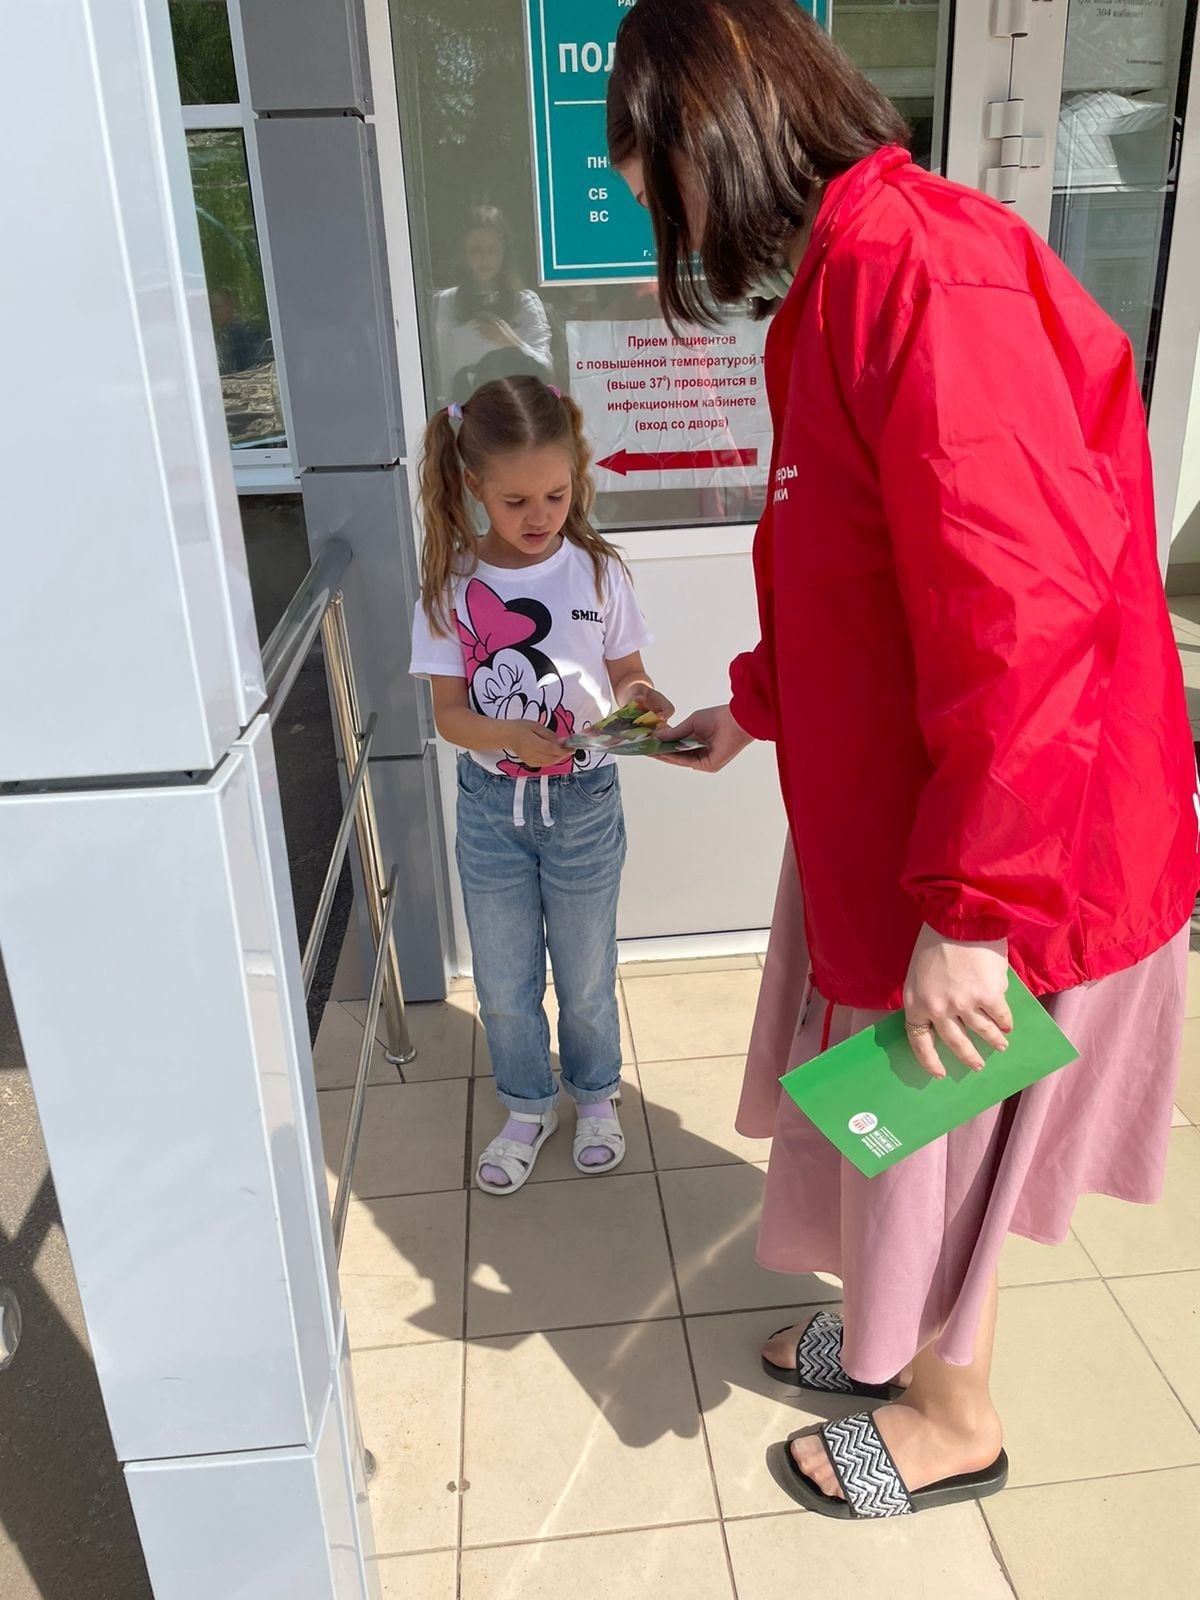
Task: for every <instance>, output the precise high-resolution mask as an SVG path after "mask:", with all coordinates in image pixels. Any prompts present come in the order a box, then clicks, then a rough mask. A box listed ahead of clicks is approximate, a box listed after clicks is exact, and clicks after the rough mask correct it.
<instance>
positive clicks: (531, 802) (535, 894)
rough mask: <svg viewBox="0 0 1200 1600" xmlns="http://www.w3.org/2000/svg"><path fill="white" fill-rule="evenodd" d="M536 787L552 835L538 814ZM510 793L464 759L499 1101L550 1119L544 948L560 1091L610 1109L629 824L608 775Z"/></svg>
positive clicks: (461, 834)
mask: <svg viewBox="0 0 1200 1600" xmlns="http://www.w3.org/2000/svg"><path fill="white" fill-rule="evenodd" d="M543 783H544V784H545V785H546V794H547V797H548V803H549V812H550V815H551V817H552V818H553V826H548V825H547V822H546V819H545V817H544V815H543V803H544V802H543V790H542V786H543ZM520 798H521V803H522V804H521V809H522V813H523V815H524V826H523V827H517V826H516V823H515V821H514V812H513V806H514V800H516V799H517V794H516V785H515V783H514V782H513V780H512V779H511V778H502V777H497V776H495V775H494V774H492V773H490V772H487V771H485V770H484V768H483V767H481V766H480V765H479V764H478V762H475V761H472V760H471V758H470V757H469V756H461V757H460V758H459V763H458V847H457V855H458V871H459V876H460V877H461V879H462V888H463V899H464V901H465V902H466V908H467V926H468V928H469V929H470V933H471V950H472V955H473V959H474V965H475V987H476V990H477V992H478V995H479V1013H480V1017H481V1018H482V1021H483V1025H484V1027H485V1028H486V1030H487V1038H488V1046H489V1048H490V1050H491V1054H492V1068H493V1071H494V1072H495V1076H496V1092H497V1094H498V1095H499V1096H500V1100H501V1102H502V1103H503V1104H504V1105H506V1106H507V1107H508V1109H509V1110H510V1111H523V1112H528V1113H530V1114H533V1113H535V1112H539V1111H546V1110H548V1109H549V1108H550V1107H551V1106H552V1105H553V1104H554V1102H555V1100H556V1098H557V1090H556V1086H555V1082H554V1074H553V1072H552V1071H551V1068H550V1025H549V1023H548V1021H547V1019H546V1012H545V1009H544V1006H543V1001H544V999H545V994H546V949H547V946H549V950H550V960H551V962H552V963H553V966H554V986H555V991H556V993H557V997H558V1003H559V1023H558V1044H559V1057H560V1060H561V1063H562V1079H563V1086H564V1088H565V1089H566V1091H567V1093H568V1094H569V1095H570V1096H571V1098H572V1099H573V1100H575V1101H576V1102H577V1103H578V1104H579V1105H592V1104H595V1103H597V1102H598V1101H601V1100H610V1099H611V1098H612V1097H613V1095H614V1094H616V1092H617V1089H618V1087H619V1084H620V1079H621V1024H620V1018H619V1016H618V1012H617V897H618V894H619V892H620V887H621V869H622V867H623V866H624V864H625V818H624V816H623V814H622V811H621V788H620V782H619V780H618V778H617V771H616V767H615V766H614V765H613V764H612V763H610V764H609V765H608V766H604V767H599V768H597V769H595V770H594V771H592V772H581V773H578V774H576V775H574V776H572V777H569V778H547V779H544V780H541V779H536V778H531V779H529V781H528V784H527V786H526V788H525V792H524V794H523V796H521V797H520Z"/></svg>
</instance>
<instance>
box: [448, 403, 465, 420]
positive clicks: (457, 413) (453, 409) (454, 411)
mask: <svg viewBox="0 0 1200 1600" xmlns="http://www.w3.org/2000/svg"><path fill="white" fill-rule="evenodd" d="M446 414H447V416H448V417H449V418H450V420H451V422H461V421H462V419H463V418H462V407H461V406H460V405H459V404H458V403H457V401H456V402H455V404H454V405H452V406H447V407H446Z"/></svg>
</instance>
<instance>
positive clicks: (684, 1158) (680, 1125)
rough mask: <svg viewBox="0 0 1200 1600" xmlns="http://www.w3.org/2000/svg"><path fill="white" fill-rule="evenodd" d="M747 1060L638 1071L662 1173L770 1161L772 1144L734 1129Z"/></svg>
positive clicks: (663, 1064) (658, 1065)
mask: <svg viewBox="0 0 1200 1600" xmlns="http://www.w3.org/2000/svg"><path fill="white" fill-rule="evenodd" d="M745 1066H746V1059H745V1057H744V1056H718V1057H716V1058H715V1059H713V1060H703V1061H655V1062H647V1063H643V1064H642V1065H641V1066H640V1067H639V1069H638V1070H639V1072H640V1073H641V1079H642V1090H643V1093H644V1094H645V1096H646V1115H647V1117H648V1119H649V1122H650V1137H651V1139H652V1140H653V1141H654V1159H655V1162H656V1164H657V1166H658V1168H659V1171H660V1172H661V1171H666V1170H668V1169H669V1168H672V1167H718V1166H729V1165H730V1164H731V1163H735V1162H739V1161H765V1160H766V1159H767V1157H768V1156H769V1155H770V1153H771V1142H770V1140H769V1139H743V1138H742V1136H741V1135H740V1134H739V1133H738V1132H737V1131H736V1129H735V1128H734V1125H733V1123H734V1118H735V1117H736V1116H737V1107H738V1100H739V1099H740V1097H741V1092H742V1074H743V1072H744V1071H745Z"/></svg>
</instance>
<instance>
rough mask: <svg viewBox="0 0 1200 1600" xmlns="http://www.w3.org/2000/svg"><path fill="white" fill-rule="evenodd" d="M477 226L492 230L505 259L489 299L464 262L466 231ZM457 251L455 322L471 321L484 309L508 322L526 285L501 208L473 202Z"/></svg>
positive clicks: (468, 231)
mask: <svg viewBox="0 0 1200 1600" xmlns="http://www.w3.org/2000/svg"><path fill="white" fill-rule="evenodd" d="M477 228H487V229H488V230H489V231H490V232H492V233H494V234H495V235H496V236H497V237H498V238H499V240H500V246H501V249H502V250H503V252H504V263H503V265H502V266H501V268H500V276H499V277H498V278H497V280H496V291H495V292H496V295H497V298H496V299H494V300H492V301H488V300H485V298H484V297H483V295H482V294H481V293H480V292H479V288H478V286H477V284H476V282H475V279H474V278H473V277H472V275H471V268H470V266H469V265H468V263H467V235H468V234H469V233H474V232H475V230H476V229H477ZM458 254H459V260H458V284H457V286H456V288H455V291H454V320H455V322H460V323H461V322H474V321H475V319H476V318H477V317H479V316H482V315H483V313H484V312H490V313H491V314H492V315H493V316H497V317H501V318H503V320H504V321H505V322H510V321H511V320H512V318H513V317H514V316H515V315H516V310H517V295H518V294H520V292H521V290H522V289H523V288H524V287H525V285H524V283H523V282H522V281H521V274H520V271H519V270H518V267H517V257H516V252H515V251H514V249H513V242H512V234H511V233H510V232H509V228H508V223H507V222H506V221H505V217H504V213H503V211H500V210H499V209H498V208H497V207H496V206H472V207H471V208H470V209H469V210H468V212H467V214H466V216H465V218H464V219H463V225H462V236H461V243H460V245H459V252H458Z"/></svg>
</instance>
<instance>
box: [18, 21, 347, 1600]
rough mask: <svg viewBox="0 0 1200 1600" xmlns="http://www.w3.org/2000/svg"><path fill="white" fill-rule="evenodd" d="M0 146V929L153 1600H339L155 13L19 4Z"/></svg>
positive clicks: (281, 896)
mask: <svg viewBox="0 0 1200 1600" xmlns="http://www.w3.org/2000/svg"><path fill="white" fill-rule="evenodd" d="M0 137H2V138H3V142H4V146H5V148H7V149H10V150H16V149H20V150H21V152H22V155H21V158H20V160H19V161H17V162H14V163H10V164H9V176H10V179H11V181H10V182H9V184H8V186H7V188H6V212H7V223H8V228H9V230H10V232H11V236H12V237H14V238H23V239H25V240H27V241H28V240H31V239H36V240H37V242H38V248H37V251H36V253H35V257H31V256H30V254H29V252H28V251H25V250H22V251H20V252H13V251H9V252H5V253H0V303H2V304H3V305H4V306H5V307H6V308H7V312H6V315H5V349H6V356H7V358H8V360H10V361H11V362H12V363H13V370H15V371H19V372H20V373H21V374H22V379H21V383H20V384H19V385H16V384H12V385H8V386H7V387H6V388H5V389H4V391H3V393H2V395H0V452H2V457H3V458H2V459H0V466H2V467H3V473H4V481H5V500H6V509H5V527H4V533H3V537H4V548H5V569H6V581H5V590H4V599H3V602H0V603H2V604H3V608H4V613H3V617H2V618H0V728H2V729H3V733H2V735H0V780H3V781H4V788H3V789H2V790H0V944H2V945H3V949H4V955H5V964H6V968H7V971H8V976H9V979H10V982H11V986H12V991H13V997H14V1002H15V1005H16V1010H17V1017H18V1021H19V1024H20V1028H21V1034H22V1039H23V1042H24V1046H25V1051H26V1055H27V1058H28V1064H29V1070H30V1074H31V1078H32V1081H33V1087H34V1091H35V1094H36V1096H37V1102H38V1109H39V1113H40V1116H41V1120H42V1126H43V1131H44V1134H45V1140H46V1146H47V1150H48V1152H49V1156H50V1164H51V1168H52V1171H53V1176H54V1181H55V1186H56V1189H57V1193H58V1198H59V1202H60V1205H61V1210H62V1215H63V1221H64V1225H65V1228H66V1233H67V1239H68V1242H69V1245H70V1248H71V1254H72V1259H73V1262H74V1266H75V1272H76V1276H77V1279H78V1282H79V1289H80V1294H81V1297H82V1301H83V1308H84V1312H85V1315H86V1317H87V1323H88V1330H89V1334H90V1337H91V1342H92V1347H93V1350H94V1352H95V1357H96V1366H97V1372H98V1375H99V1379H100V1384H101V1389H102V1392H103V1395H104V1401H105V1406H106V1409H107V1413H108V1418H109V1423H110V1426H111V1428H112V1433H113V1440H114V1444H115V1447H116V1451H117V1454H118V1457H119V1459H120V1460H121V1461H122V1462H123V1463H124V1464H125V1467H126V1476H127V1481H128V1483H129V1488H130V1493H131V1496H132V1499H133V1506H134V1511H135V1515H136V1517H137V1521H138V1527H139V1531H140V1534H141V1538H142V1542H143V1546H144V1549H145V1552H146V1558H147V1562H148V1566H149V1571H150V1576H151V1582H152V1584H153V1586H154V1592H155V1594H156V1596H158V1597H159V1600H201V1597H203V1600H213V1597H216V1596H220V1597H221V1600H236V1597H245V1600H250V1597H253V1600H267V1597H273V1596H281V1597H282V1596H287V1597H288V1600H366V1597H369V1596H370V1597H375V1596H377V1595H378V1584H377V1579H376V1578H375V1575H374V1564H373V1560H372V1546H371V1530H370V1516H369V1510H368V1508H367V1502H366V1491H365V1484H364V1482H363V1474H362V1448H361V1442H360V1441H359V1439H358V1429H357V1421H356V1418H355V1414H354V1397H353V1386H352V1383H351V1379H350V1372H349V1363H348V1358H347V1348H346V1338H345V1327H344V1319H343V1317H342V1313H341V1307H340V1301H339V1296H338V1288H337V1277H336V1271H335V1265H334V1260H333V1251H332V1241H331V1237H330V1230H329V1223H328V1211H327V1201H326V1197H325V1193H324V1169H323V1163H322V1160H321V1154H320V1137H319V1129H318V1122H317V1109H316V1094H315V1086H314V1083H313V1074H312V1062H311V1056H310V1053H309V1048H308V1035H307V1026H306V1021H305V1015H304V997H303V992H302V984H301V979H300V972H299V952H298V949H297V943H296V932H295V919H294V912H293V906H292V899H291V890H290V885H289V876H288V864H287V855H286V846H285V841H284V835H283V825H282V818H281V814H280V807H279V798H278V785H277V781H276V773H275V765H274V755H273V749H272V744H271V736H270V728H269V725H268V723H267V720H266V718H265V717H264V716H262V715H261V714H259V712H260V707H261V705H262V700H263V685H262V672H261V663H260V661H259V658H258V651H257V647H256V642H255V639H256V636H255V626H254V616H253V610H252V607H251V601H250V592H249V585H248V582H247V579H246V571H245V558H244V551H243V549H242V541H241V532H240V523H239V518H238V512H237V505H236V501H235V498H234V493H233V485H232V475H231V471H230V467H229V457H228V446H227V441H226V438H225V432H224V417H223V410H222V404H221V395H220V387H219V383H218V379H217V371H216V361H215V355H214V351H213V346H212V336H211V331H210V324H209V321H208V310H207V304H206V300H205V294H204V282H203V274H202V268H201V259H200V250H199V239H198V235H197V230H196V224H195V216H194V211H193V208H192V200H191V190H190V182H189V177H188V170H187V157H186V149H185V145H184V139H183V132H182V123H181V118H180V111H179V104H178V92H177V88H176V83H175V68H174V61H173V56H172V51H171V41H170V31H169V23H168V16H167V5H166V0H37V3H36V4H34V3H33V0H22V3H20V4H18V5H17V6H16V7H15V8H10V10H9V12H8V13H7V14H6V19H5V43H4V50H3V52H2V53H0ZM34 260H35V262H36V270H32V271H31V270H30V263H31V261H34ZM6 280H7V281H6ZM28 1336H30V1337H36V1330H28Z"/></svg>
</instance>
